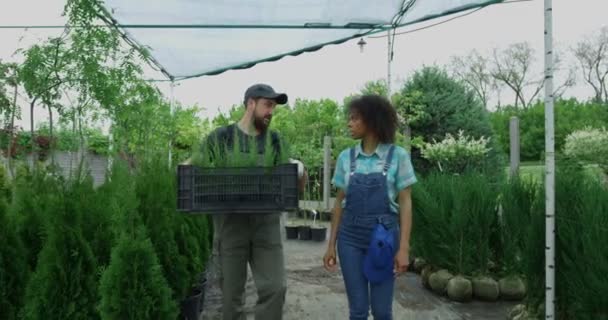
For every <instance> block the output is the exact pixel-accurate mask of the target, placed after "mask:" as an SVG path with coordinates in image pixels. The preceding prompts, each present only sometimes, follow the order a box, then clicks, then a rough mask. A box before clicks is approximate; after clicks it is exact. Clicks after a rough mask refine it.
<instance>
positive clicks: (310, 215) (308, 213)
mask: <svg viewBox="0 0 608 320" xmlns="http://www.w3.org/2000/svg"><path fill="white" fill-rule="evenodd" d="M314 218H315V213H314V212H313V211H312V210H306V219H310V220H312V219H314Z"/></svg>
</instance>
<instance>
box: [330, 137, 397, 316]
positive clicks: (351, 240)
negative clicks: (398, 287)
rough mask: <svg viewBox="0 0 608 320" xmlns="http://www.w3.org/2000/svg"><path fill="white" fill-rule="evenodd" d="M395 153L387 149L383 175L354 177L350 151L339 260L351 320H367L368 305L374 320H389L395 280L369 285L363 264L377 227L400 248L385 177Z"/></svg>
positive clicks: (394, 214) (354, 154) (352, 155)
mask: <svg viewBox="0 0 608 320" xmlns="http://www.w3.org/2000/svg"><path fill="white" fill-rule="evenodd" d="M394 149H395V147H394V146H391V147H390V149H389V151H388V154H387V156H386V159H385V163H384V165H383V169H382V172H378V173H369V174H361V173H355V169H356V153H355V149H354V148H352V149H351V150H350V159H351V160H350V173H349V174H350V178H349V182H348V187H347V190H346V207H345V208H344V213H343V216H342V219H341V222H340V227H339V229H338V256H339V261H340V266H341V269H342V274H343V276H344V285H345V287H346V294H347V296H348V304H349V309H350V318H349V319H350V320H359V319H360V320H367V317H368V314H369V309H370V302H371V309H372V315H373V316H374V319H375V320H390V319H392V303H393V288H394V285H395V280H394V278H393V279H390V280H387V281H384V282H383V283H380V284H370V283H369V281H368V280H367V279H366V278H365V275H364V274H363V261H364V258H365V255H366V253H367V248H368V247H369V244H370V240H371V234H372V231H373V230H374V228H375V226H376V224H377V223H382V224H384V226H385V227H386V228H387V229H388V230H391V231H392V232H393V233H394V235H395V244H396V245H397V246H398V244H399V225H398V215H397V214H396V213H395V212H393V211H392V210H391V208H390V202H389V196H388V189H387V177H386V175H387V172H388V169H389V168H390V165H391V162H392V159H393V153H394ZM395 250H398V248H396V249H395ZM395 253H396V251H395Z"/></svg>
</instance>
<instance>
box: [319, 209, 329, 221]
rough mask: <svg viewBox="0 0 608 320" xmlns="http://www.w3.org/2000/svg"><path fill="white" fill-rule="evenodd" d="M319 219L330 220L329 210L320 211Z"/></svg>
mask: <svg viewBox="0 0 608 320" xmlns="http://www.w3.org/2000/svg"><path fill="white" fill-rule="evenodd" d="M321 220H322V221H331V212H329V211H323V212H321Z"/></svg>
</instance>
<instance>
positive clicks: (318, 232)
mask: <svg viewBox="0 0 608 320" xmlns="http://www.w3.org/2000/svg"><path fill="white" fill-rule="evenodd" d="M310 233H311V237H312V240H313V241H319V242H322V241H325V236H326V234H327V228H326V227H316V228H311V229H310Z"/></svg>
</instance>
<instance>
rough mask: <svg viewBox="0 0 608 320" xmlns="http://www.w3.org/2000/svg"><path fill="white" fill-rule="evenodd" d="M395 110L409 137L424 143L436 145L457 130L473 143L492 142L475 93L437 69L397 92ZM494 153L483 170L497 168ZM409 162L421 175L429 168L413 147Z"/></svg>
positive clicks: (418, 74) (419, 73)
mask: <svg viewBox="0 0 608 320" xmlns="http://www.w3.org/2000/svg"><path fill="white" fill-rule="evenodd" d="M396 108H397V110H398V112H399V113H400V114H402V115H404V116H403V117H404V118H406V119H408V123H409V126H410V128H411V136H412V137H420V138H422V139H423V140H424V141H425V142H432V141H440V140H442V139H443V138H444V137H445V136H446V135H447V134H451V135H457V134H458V132H459V131H461V130H462V131H463V132H464V134H466V135H468V136H470V137H472V138H475V139H478V138H481V137H486V138H492V129H491V126H490V121H489V117H488V113H487V111H486V110H485V109H484V107H483V105H482V104H481V103H480V102H479V100H478V99H477V97H476V96H475V93H474V92H473V91H472V90H470V89H468V88H467V87H466V86H465V85H464V84H462V83H461V82H459V81H457V80H455V79H453V78H451V77H450V76H449V75H448V74H447V73H446V71H444V70H442V69H440V68H438V67H424V68H423V69H421V70H419V71H417V72H416V73H415V74H414V75H413V76H412V78H411V79H409V80H408V81H407V82H406V83H405V85H404V87H403V88H402V89H401V91H400V92H399V95H398V97H397V103H396ZM493 149H494V148H493ZM495 151H496V150H494V151H490V152H489V154H488V158H487V161H486V162H488V161H489V163H488V164H487V165H484V167H487V168H488V169H489V170H494V171H496V172H497V171H498V168H501V165H500V164H499V162H500V155H498V154H496V153H495ZM412 158H413V161H414V165H415V167H416V169H417V170H418V171H420V172H421V173H424V172H426V171H428V170H429V169H430V168H431V167H432V165H431V164H430V163H429V162H428V161H426V160H425V159H423V158H422V157H421V154H420V148H419V147H418V146H416V145H413V148H412ZM500 170H502V169H500Z"/></svg>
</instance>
